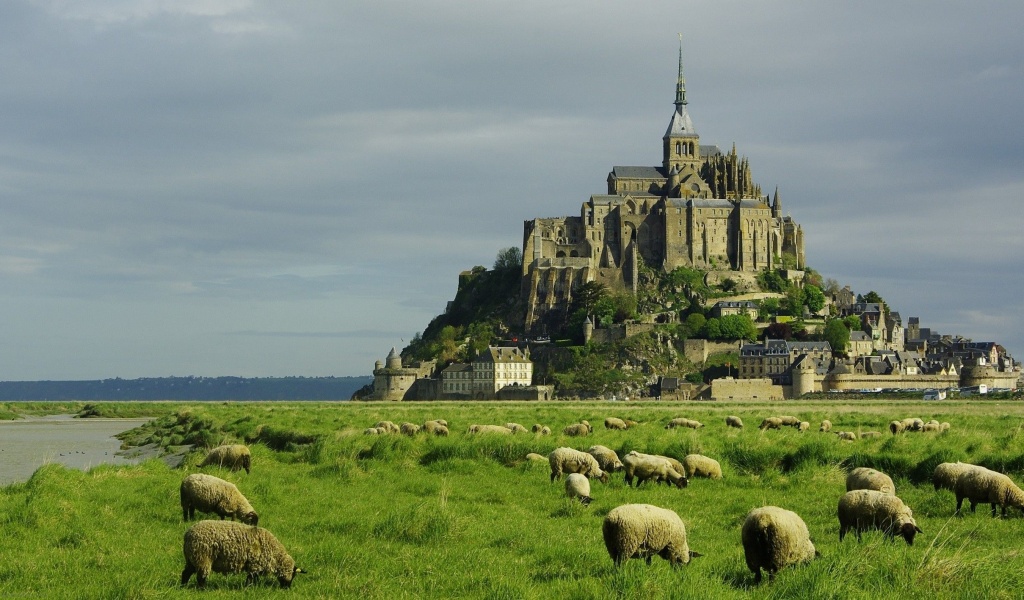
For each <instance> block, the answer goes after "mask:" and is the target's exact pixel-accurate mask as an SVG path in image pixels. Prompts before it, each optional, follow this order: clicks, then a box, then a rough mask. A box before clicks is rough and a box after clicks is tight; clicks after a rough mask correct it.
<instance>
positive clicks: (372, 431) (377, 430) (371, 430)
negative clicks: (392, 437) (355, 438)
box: [363, 427, 387, 435]
mask: <svg viewBox="0 0 1024 600" xmlns="http://www.w3.org/2000/svg"><path fill="white" fill-rule="evenodd" d="M384 433H387V431H386V430H385V429H384V428H383V427H367V428H366V429H364V430H363V435H381V434H384Z"/></svg>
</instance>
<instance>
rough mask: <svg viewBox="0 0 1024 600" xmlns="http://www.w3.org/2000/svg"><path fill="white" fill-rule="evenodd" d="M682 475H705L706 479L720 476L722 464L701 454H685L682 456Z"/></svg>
mask: <svg viewBox="0 0 1024 600" xmlns="http://www.w3.org/2000/svg"><path fill="white" fill-rule="evenodd" d="M683 475H686V477H687V478H688V479H692V478H694V477H706V478H708V479H721V478H722V465H720V464H718V461H717V460H715V459H713V458H708V457H707V456H703V455H701V454H687V455H686V456H684V457H683Z"/></svg>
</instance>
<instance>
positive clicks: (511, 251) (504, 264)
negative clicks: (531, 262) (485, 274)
mask: <svg viewBox="0 0 1024 600" xmlns="http://www.w3.org/2000/svg"><path fill="white" fill-rule="evenodd" d="M522 268H523V251H522V250H520V249H519V248H517V247H516V246H509V247H508V248H502V249H501V250H499V251H498V256H497V258H495V259H494V270H495V271H503V270H506V269H515V270H519V269H522Z"/></svg>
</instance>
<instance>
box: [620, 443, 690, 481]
mask: <svg viewBox="0 0 1024 600" xmlns="http://www.w3.org/2000/svg"><path fill="white" fill-rule="evenodd" d="M678 462H679V461H676V463H678ZM622 464H623V467H624V470H625V472H626V485H627V486H629V485H630V484H632V483H633V480H634V478H635V479H636V484H635V487H640V484H641V483H643V482H645V481H648V480H654V481H655V482H658V481H666V482H668V483H671V484H674V485H675V486H676V487H680V488H683V487H686V486H687V484H688V483H689V482H688V481H687V479H686V475H685V474H684V469H683V468H682V465H681V464H680V465H679V467H675V466H674V465H673V464H672V462H671V460H670V459H669V458H668V457H665V456H658V455H656V454H643V453H640V452H637V451H635V450H634V451H632V452H630V453H629V454H627V455H626V456H624V457H623V458H622Z"/></svg>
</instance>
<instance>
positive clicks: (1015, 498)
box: [953, 467, 1024, 517]
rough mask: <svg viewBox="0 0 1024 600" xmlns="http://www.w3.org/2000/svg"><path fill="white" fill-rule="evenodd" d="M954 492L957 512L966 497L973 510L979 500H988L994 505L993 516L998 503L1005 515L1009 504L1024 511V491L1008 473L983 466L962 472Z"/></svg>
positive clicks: (957, 512) (972, 510) (958, 512)
mask: <svg viewBox="0 0 1024 600" xmlns="http://www.w3.org/2000/svg"><path fill="white" fill-rule="evenodd" d="M953 492H954V493H955V494H956V514H960V508H961V507H962V506H963V503H964V498H967V499H968V500H970V502H971V512H974V509H975V507H977V505H978V503H979V502H988V503H989V504H991V505H992V516H993V517H994V516H996V505H997V504H998V505H999V506H1001V507H1002V509H1003V517H1006V507H1007V506H1016V507H1017V508H1019V509H1021V510H1022V511H1024V491H1022V490H1021V489H1020V488H1019V487H1017V484H1015V483H1014V482H1013V480H1011V479H1010V478H1009V477H1007V476H1006V475H1003V474H1002V473H997V472H995V471H989V470H988V469H985V468H982V467H976V468H974V469H968V470H967V471H966V472H964V473H963V474H961V475H960V477H958V478H957V480H956V484H954V486H953Z"/></svg>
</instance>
